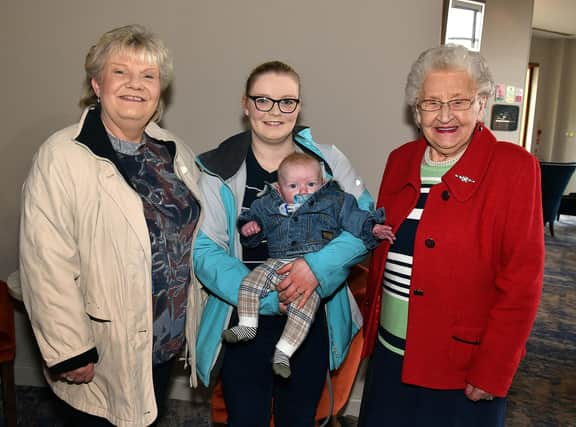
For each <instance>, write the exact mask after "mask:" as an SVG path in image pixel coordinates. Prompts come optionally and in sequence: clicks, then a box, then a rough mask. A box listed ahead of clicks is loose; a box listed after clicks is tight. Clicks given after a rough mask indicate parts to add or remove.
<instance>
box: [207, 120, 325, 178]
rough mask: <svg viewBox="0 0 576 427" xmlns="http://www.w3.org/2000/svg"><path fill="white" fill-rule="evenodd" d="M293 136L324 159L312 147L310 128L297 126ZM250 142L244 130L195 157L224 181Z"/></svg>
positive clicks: (306, 150)
mask: <svg viewBox="0 0 576 427" xmlns="http://www.w3.org/2000/svg"><path fill="white" fill-rule="evenodd" d="M293 138H294V141H295V142H296V144H298V146H299V147H300V148H301V149H302V150H303V151H304V152H306V153H308V154H310V155H312V156H314V157H315V158H317V159H318V160H320V161H322V162H323V161H324V159H322V157H321V156H320V154H319V152H318V151H317V149H315V147H314V142H313V141H312V136H311V134H310V129H309V128H307V127H303V126H297V127H296V128H294V131H293ZM251 143H252V131H250V130H247V131H245V132H242V133H239V134H236V135H233V136H231V137H230V138H228V139H226V140H224V142H222V143H221V144H220V145H219V146H218V147H216V148H214V149H213V150H210V151H206V152H205V153H202V154H200V155H199V156H198V157H197V163H198V165H199V167H201V168H202V169H204V170H206V171H208V172H210V173H211V174H215V175H217V176H219V177H220V178H222V179H223V180H224V181H226V180H227V179H229V178H231V177H232V176H233V175H235V174H236V172H238V170H239V169H240V167H241V166H242V164H243V163H244V161H245V160H246V155H247V154H248V150H249V149H250V144H251ZM325 167H326V168H327V170H328V173H329V174H331V173H332V171H331V170H330V168H329V166H328V165H325Z"/></svg>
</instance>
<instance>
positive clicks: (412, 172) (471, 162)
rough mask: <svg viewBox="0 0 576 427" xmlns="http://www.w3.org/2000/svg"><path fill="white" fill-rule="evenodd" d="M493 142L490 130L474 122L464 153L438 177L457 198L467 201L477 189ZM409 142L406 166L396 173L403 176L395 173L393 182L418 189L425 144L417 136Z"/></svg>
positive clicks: (494, 144) (486, 168) (493, 147)
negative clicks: (395, 176) (410, 149)
mask: <svg viewBox="0 0 576 427" xmlns="http://www.w3.org/2000/svg"><path fill="white" fill-rule="evenodd" d="M496 143H497V141H496V138H495V137H494V135H493V134H492V132H490V131H489V130H488V129H487V128H486V127H485V126H484V124H483V123H478V125H477V126H476V129H475V130H474V133H473V135H472V140H471V141H470V144H469V145H468V148H467V149H466V152H465V153H464V155H463V156H462V157H461V158H460V160H458V162H457V163H456V164H455V165H454V166H453V167H452V168H450V170H448V172H446V173H445V174H444V176H443V177H442V182H443V183H444V184H445V185H446V186H447V187H448V190H449V191H450V192H451V193H452V194H453V195H454V197H455V198H456V199H457V200H460V201H465V200H468V199H469V198H470V197H472V195H473V194H474V192H475V191H476V190H477V189H478V187H479V186H480V183H481V182H482V180H483V179H484V177H485V175H486V173H487V170H488V165H489V163H490V159H491V157H492V155H493V153H494V149H495V148H496ZM412 144H415V146H414V152H413V155H412V156H411V157H410V158H409V159H408V161H407V164H406V167H405V168H402V169H401V172H399V173H403V174H404V176H398V177H397V178H398V181H397V182H403V183H405V184H404V185H410V186H412V187H414V188H416V189H419V188H420V185H421V180H420V166H421V163H422V159H423V157H424V151H425V150H426V149H427V148H428V143H427V142H426V140H425V139H424V137H421V138H420V139H418V140H416V141H414V142H413V143H412Z"/></svg>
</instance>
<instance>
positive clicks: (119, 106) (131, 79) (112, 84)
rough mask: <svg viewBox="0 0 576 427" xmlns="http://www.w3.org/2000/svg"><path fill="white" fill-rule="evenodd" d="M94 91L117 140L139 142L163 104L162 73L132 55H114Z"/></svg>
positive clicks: (153, 65)
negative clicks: (161, 100)
mask: <svg viewBox="0 0 576 427" xmlns="http://www.w3.org/2000/svg"><path fill="white" fill-rule="evenodd" d="M92 87H93V89H94V92H95V93H96V95H97V96H98V97H99V98H100V104H101V105H102V122H103V123H104V126H106V129H107V130H108V131H109V132H110V133H112V135H114V136H115V137H117V138H120V139H122V140H125V141H132V142H140V140H141V138H142V134H143V132H144V128H145V127H146V125H147V124H148V122H149V121H150V119H151V118H152V116H153V115H154V113H155V112H156V108H157V107H158V102H159V100H160V94H161V89H160V69H159V67H158V65H156V64H150V63H146V62H142V61H141V60H140V59H139V57H138V56H137V55H131V54H130V53H117V54H111V55H110V57H109V58H108V60H107V61H106V64H105V65H104V67H103V69H102V71H101V72H100V74H99V76H98V78H97V79H92Z"/></svg>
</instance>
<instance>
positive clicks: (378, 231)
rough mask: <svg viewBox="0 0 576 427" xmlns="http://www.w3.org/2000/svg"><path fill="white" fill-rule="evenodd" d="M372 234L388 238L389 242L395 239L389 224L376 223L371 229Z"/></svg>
mask: <svg viewBox="0 0 576 427" xmlns="http://www.w3.org/2000/svg"><path fill="white" fill-rule="evenodd" d="M372 234H374V236H375V237H376V238H377V239H380V240H388V241H389V242H390V243H394V240H396V236H395V235H394V233H392V227H390V226H389V225H383V224H376V225H375V226H374V228H373V229H372Z"/></svg>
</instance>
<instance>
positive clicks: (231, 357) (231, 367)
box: [221, 305, 329, 427]
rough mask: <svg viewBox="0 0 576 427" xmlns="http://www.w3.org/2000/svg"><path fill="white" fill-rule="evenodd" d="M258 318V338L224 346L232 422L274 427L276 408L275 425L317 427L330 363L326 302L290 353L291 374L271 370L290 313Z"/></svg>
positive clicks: (225, 386) (234, 426) (225, 388)
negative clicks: (287, 375)
mask: <svg viewBox="0 0 576 427" xmlns="http://www.w3.org/2000/svg"><path fill="white" fill-rule="evenodd" d="M235 322H236V320H235V319H233V320H232V324H235ZM258 322H259V323H258V333H257V334H256V338H255V339H254V340H251V341H248V342H244V343H236V344H227V345H226V348H225V350H224V351H225V353H224V360H223V364H222V373H221V377H222V389H223V392H224V401H225V402H226V409H227V411H228V426H229V427H269V425H270V418H271V414H272V411H273V412H274V423H275V425H276V427H295V426H297V427H313V426H314V417H315V414H316V407H317V405H318V401H319V400H320V396H321V395H322V389H323V387H324V382H325V380H326V374H327V372H328V368H329V353H328V351H329V341H328V331H327V327H326V316H325V312H324V306H323V305H321V306H320V308H319V309H318V312H317V314H316V318H315V319H314V322H313V323H312V326H311V327H310V332H309V333H308V337H307V338H306V340H305V341H304V343H303V344H302V346H301V347H300V348H299V349H298V350H297V351H296V352H295V353H294V355H293V356H292V357H291V359H290V367H291V371H292V375H291V376H290V378H288V379H283V378H281V377H278V376H277V375H274V373H273V371H272V356H273V354H274V348H275V345H276V342H277V341H278V339H279V338H280V335H281V334H282V328H283V327H284V323H285V322H286V316H260V318H259V321H258ZM272 408H273V409H272Z"/></svg>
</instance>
